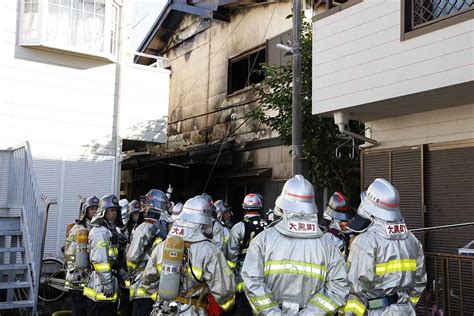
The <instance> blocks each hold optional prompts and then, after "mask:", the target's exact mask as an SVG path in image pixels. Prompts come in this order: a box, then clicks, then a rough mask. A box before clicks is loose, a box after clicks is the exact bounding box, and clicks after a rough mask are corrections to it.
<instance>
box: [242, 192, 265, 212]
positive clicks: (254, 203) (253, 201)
mask: <svg viewBox="0 0 474 316" xmlns="http://www.w3.org/2000/svg"><path fill="white" fill-rule="evenodd" d="M242 208H243V209H244V210H259V209H262V208H263V197H262V196H261V195H260V194H255V193H249V194H247V195H246V196H245V198H244V201H243V202H242Z"/></svg>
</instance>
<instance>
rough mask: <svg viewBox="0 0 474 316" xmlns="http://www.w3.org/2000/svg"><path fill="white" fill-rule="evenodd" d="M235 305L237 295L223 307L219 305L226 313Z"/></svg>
mask: <svg viewBox="0 0 474 316" xmlns="http://www.w3.org/2000/svg"><path fill="white" fill-rule="evenodd" d="M234 303H235V295H232V297H231V298H230V299H228V300H227V302H225V303H224V304H222V305H219V306H220V307H221V308H222V309H223V310H224V311H228V310H229V309H230V308H231V307H232V306H233V305H234Z"/></svg>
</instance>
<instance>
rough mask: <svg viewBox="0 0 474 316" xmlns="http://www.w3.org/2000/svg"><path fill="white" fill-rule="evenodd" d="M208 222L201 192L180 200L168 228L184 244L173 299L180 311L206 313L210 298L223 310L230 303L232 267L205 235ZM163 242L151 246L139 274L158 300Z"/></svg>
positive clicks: (231, 302)
mask: <svg viewBox="0 0 474 316" xmlns="http://www.w3.org/2000/svg"><path fill="white" fill-rule="evenodd" d="M210 225H211V210H210V208H209V204H208V202H207V201H206V200H205V199H203V198H202V197H201V196H196V197H194V198H192V199H190V200H188V201H187V202H186V203H185V204H184V207H183V211H182V213H181V214H180V216H179V217H178V219H177V220H176V221H175V223H174V224H173V227H172V228H171V231H170V235H173V236H179V237H181V238H182V239H183V240H184V241H185V244H186V250H185V253H186V259H185V260H184V261H185V262H184V263H183V269H182V273H183V276H182V278H181V279H182V280H183V281H182V282H181V291H180V292H181V295H180V296H178V297H176V298H175V300H174V302H175V303H177V304H179V309H180V315H207V310H208V309H210V308H211V307H210V303H211V302H212V301H213V300H215V302H217V304H218V305H219V306H220V308H222V309H223V310H229V309H230V308H231V307H232V305H233V303H234V286H235V284H234V278H233V275H232V271H231V269H230V268H229V267H228V266H227V263H226V259H225V257H224V255H223V254H222V252H221V251H220V250H219V249H218V248H217V246H216V245H215V244H213V243H212V242H211V241H210V240H209V238H208V237H206V234H207V233H209V232H210V227H211V226H210ZM164 246H165V245H164V243H161V244H160V245H158V246H157V247H156V248H155V250H154V251H153V253H152V255H151V258H150V260H149V261H148V263H147V266H146V269H145V272H144V274H143V277H142V285H143V287H144V288H145V289H146V290H147V292H149V293H151V294H152V296H153V297H155V298H156V299H157V300H158V302H160V298H159V296H158V297H157V294H158V290H159V281H160V275H161V272H162V268H163V265H162V263H163V251H164ZM190 303H191V304H190ZM211 305H212V304H211Z"/></svg>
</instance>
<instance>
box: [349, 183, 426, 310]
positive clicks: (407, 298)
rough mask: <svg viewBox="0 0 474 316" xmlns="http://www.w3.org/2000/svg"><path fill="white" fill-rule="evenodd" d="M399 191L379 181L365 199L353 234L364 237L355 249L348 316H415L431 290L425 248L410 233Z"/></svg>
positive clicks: (360, 207) (353, 246) (352, 257)
mask: <svg viewBox="0 0 474 316" xmlns="http://www.w3.org/2000/svg"><path fill="white" fill-rule="evenodd" d="M399 203H400V200H399V195H398V192H397V190H396V189H395V187H393V186H392V185H391V184H390V183H389V182H388V181H386V180H384V179H376V180H375V181H374V182H373V183H372V184H371V185H370V186H369V188H368V189H367V192H363V193H362V195H361V204H360V206H359V209H358V215H357V216H356V218H355V220H354V221H353V223H351V224H350V225H349V228H350V229H353V230H355V231H358V232H361V234H360V235H359V236H357V237H356V238H355V239H354V241H353V242H352V244H351V251H350V253H349V257H348V266H349V271H348V278H349V284H350V289H351V295H350V298H349V300H348V301H347V303H346V305H345V307H344V312H345V314H346V315H364V314H366V313H367V314H368V315H415V305H416V303H417V302H418V300H419V298H420V296H421V294H422V293H423V291H424V289H425V287H426V271H425V260H424V255H423V248H422V245H421V243H420V242H419V241H418V240H417V239H416V237H415V236H414V235H413V233H411V232H409V231H408V230H407V227H406V225H405V223H404V221H403V218H402V215H401V213H400V209H399Z"/></svg>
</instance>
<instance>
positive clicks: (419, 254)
mask: <svg viewBox="0 0 474 316" xmlns="http://www.w3.org/2000/svg"><path fill="white" fill-rule="evenodd" d="M170 193H171V192H168V193H165V192H163V191H160V190H157V189H152V190H150V191H149V192H148V193H147V194H146V195H145V196H144V197H142V198H141V200H140V201H136V200H133V201H131V202H130V203H128V201H126V200H120V201H119V200H118V199H117V197H116V196H114V195H112V194H110V195H106V196H103V197H102V198H100V199H99V198H97V197H96V196H92V197H89V198H88V199H87V200H86V201H85V203H84V205H83V207H82V213H81V216H80V218H79V219H77V220H76V223H75V225H74V226H73V227H72V228H71V227H70V229H69V230H68V233H67V238H66V245H65V248H64V254H65V258H66V261H67V275H66V283H65V284H66V288H68V289H69V291H70V294H71V295H70V297H71V304H72V315H101V316H106V315H117V313H118V311H120V315H122V316H126V315H252V314H254V315H334V314H339V315H366V314H368V315H415V309H416V304H417V303H418V300H419V299H420V297H421V295H422V293H423V291H424V289H425V286H426V272H425V262H424V261H425V260H424V255H423V249H422V246H421V243H420V242H419V241H418V240H417V239H416V238H415V236H414V235H413V234H412V233H411V232H410V231H409V230H408V229H407V227H406V224H405V222H404V220H403V217H402V214H401V211H400V208H399V203H400V201H399V200H400V198H399V194H398V192H397V189H396V188H395V187H394V186H393V185H392V184H391V183H390V182H388V181H386V180H385V179H376V180H375V181H374V182H373V183H372V184H371V185H370V186H369V187H368V189H367V191H365V192H362V194H361V203H360V205H359V207H358V208H357V211H354V209H353V208H352V207H351V205H350V203H349V200H348V198H347V197H346V196H345V195H344V194H342V193H340V192H335V193H334V194H333V195H332V196H331V198H330V200H329V203H328V205H327V206H326V208H325V210H324V212H323V214H322V215H320V217H321V218H322V220H320V221H319V222H318V208H317V206H316V204H315V196H314V189H313V186H312V184H311V183H310V182H309V181H308V180H306V179H305V178H304V177H303V176H301V175H296V176H294V177H293V178H291V179H289V180H288V181H286V183H285V185H284V186H283V189H282V191H281V193H280V195H279V196H278V198H277V199H276V201H275V203H274V209H273V210H270V211H269V212H268V213H267V214H263V197H262V196H261V195H259V194H256V193H250V194H247V195H246V196H245V197H243V203H242V211H243V214H244V217H243V220H242V221H240V222H238V223H236V224H235V225H232V216H233V214H232V210H231V209H230V208H229V207H227V206H226V205H225V204H224V202H223V201H222V200H218V201H216V202H214V201H213V199H212V197H211V196H210V195H209V194H206V193H203V194H201V195H198V196H195V197H193V198H191V199H189V200H187V201H186V202H185V203H184V205H183V204H182V203H174V202H172V201H171V200H172V198H171V194H170ZM271 202H273V201H271ZM125 209H126V212H122V210H125ZM239 211H240V209H239ZM234 212H236V210H234ZM122 214H123V215H122ZM265 215H266V216H265ZM265 217H266V218H265Z"/></svg>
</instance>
